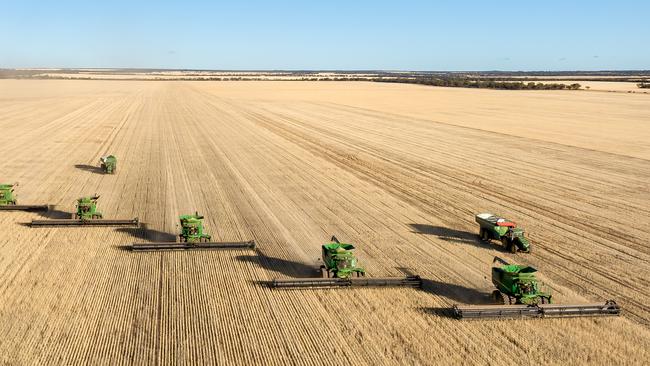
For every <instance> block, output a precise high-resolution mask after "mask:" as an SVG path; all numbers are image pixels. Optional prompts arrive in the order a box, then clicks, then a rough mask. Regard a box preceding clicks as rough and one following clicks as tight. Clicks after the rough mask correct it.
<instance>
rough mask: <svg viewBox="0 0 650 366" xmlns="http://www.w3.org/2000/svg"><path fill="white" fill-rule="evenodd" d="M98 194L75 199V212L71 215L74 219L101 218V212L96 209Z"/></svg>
mask: <svg viewBox="0 0 650 366" xmlns="http://www.w3.org/2000/svg"><path fill="white" fill-rule="evenodd" d="M98 199H99V196H97V195H95V196H90V197H81V198H79V199H77V212H76V213H74V214H73V215H72V218H73V219H74V220H82V221H84V220H95V219H101V218H102V213H101V212H99V211H97V200H98Z"/></svg>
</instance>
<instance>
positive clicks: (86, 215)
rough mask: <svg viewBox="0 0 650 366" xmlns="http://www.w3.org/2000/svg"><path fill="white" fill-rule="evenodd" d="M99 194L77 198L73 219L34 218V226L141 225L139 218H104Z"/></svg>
mask: <svg viewBox="0 0 650 366" xmlns="http://www.w3.org/2000/svg"><path fill="white" fill-rule="evenodd" d="M98 199H99V196H97V195H95V196H89V197H81V198H79V199H77V209H76V211H75V213H73V214H72V215H71V216H72V218H71V219H52V220H33V221H32V226H122V225H135V226H138V225H139V221H138V218H137V217H136V218H134V219H130V220H123V219H104V218H103V215H102V213H101V212H99V211H97V200H98Z"/></svg>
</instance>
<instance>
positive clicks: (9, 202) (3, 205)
mask: <svg viewBox="0 0 650 366" xmlns="http://www.w3.org/2000/svg"><path fill="white" fill-rule="evenodd" d="M17 186H18V183H15V184H5V183H0V210H2V211H47V210H48V209H49V206H48V205H17V204H16V195H15V194H14V188H15V187H17Z"/></svg>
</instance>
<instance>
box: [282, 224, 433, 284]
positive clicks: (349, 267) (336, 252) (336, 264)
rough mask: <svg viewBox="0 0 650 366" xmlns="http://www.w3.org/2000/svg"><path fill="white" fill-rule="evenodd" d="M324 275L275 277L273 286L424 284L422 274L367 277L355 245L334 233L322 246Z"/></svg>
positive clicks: (321, 270)
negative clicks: (358, 258)
mask: <svg viewBox="0 0 650 366" xmlns="http://www.w3.org/2000/svg"><path fill="white" fill-rule="evenodd" d="M321 248H322V252H323V265H321V267H320V272H321V276H322V278H292V279H282V280H280V279H274V280H273V281H271V282H270V284H269V285H270V286H271V287H272V288H332V287H352V286H367V287H422V279H421V278H420V276H406V277H384V278H365V274H366V271H365V270H364V269H363V268H361V267H359V266H358V265H357V258H356V257H355V256H354V253H353V252H352V250H353V249H354V246H353V245H352V244H345V243H341V242H339V240H338V239H337V238H336V236H332V239H331V242H330V243H327V244H323V245H322V247H321Z"/></svg>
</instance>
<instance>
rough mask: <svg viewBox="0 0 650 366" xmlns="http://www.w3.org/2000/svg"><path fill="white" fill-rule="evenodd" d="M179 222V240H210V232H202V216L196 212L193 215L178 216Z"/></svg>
mask: <svg viewBox="0 0 650 366" xmlns="http://www.w3.org/2000/svg"><path fill="white" fill-rule="evenodd" d="M179 219H180V222H181V233H180V234H179V238H180V241H181V242H186V243H199V242H208V241H210V238H211V236H210V234H207V233H204V232H203V216H202V215H199V213H198V212H196V213H194V214H193V215H181V216H179Z"/></svg>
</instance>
